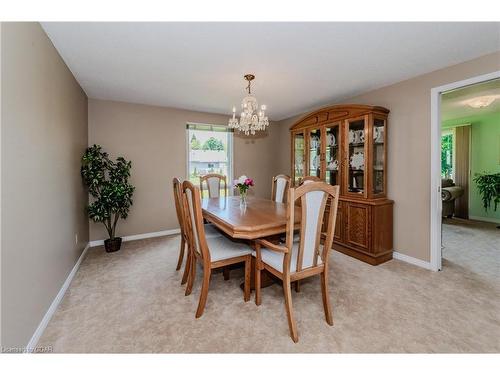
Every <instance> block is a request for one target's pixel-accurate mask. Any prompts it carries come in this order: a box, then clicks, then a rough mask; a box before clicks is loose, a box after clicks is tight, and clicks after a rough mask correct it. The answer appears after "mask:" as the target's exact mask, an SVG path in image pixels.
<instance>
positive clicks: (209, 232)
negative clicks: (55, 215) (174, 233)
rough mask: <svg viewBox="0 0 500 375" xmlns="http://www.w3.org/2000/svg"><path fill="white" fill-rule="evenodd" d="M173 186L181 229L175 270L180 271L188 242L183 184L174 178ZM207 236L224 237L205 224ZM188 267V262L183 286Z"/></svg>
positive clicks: (184, 277)
mask: <svg viewBox="0 0 500 375" xmlns="http://www.w3.org/2000/svg"><path fill="white" fill-rule="evenodd" d="M172 184H173V187H174V202H175V212H176V214H177V220H178V221H179V228H180V230H181V247H180V249H179V259H178V260H177V266H176V268H175V270H176V271H178V270H180V268H181V266H182V261H183V259H184V250H185V248H186V245H187V243H188V240H187V233H186V225H185V218H184V212H183V204H182V186H181V185H182V183H181V181H180V180H179V179H178V178H177V177H174V179H173V180H172ZM205 235H206V236H207V237H210V238H211V237H220V236H222V234H221V233H220V232H219V231H218V230H217V228H215V226H213V225H212V224H205ZM187 266H188V262H187V261H186V269H185V270H184V275H183V276H182V282H181V285H183V284H185V283H186V281H187V275H188V273H187V272H186V270H187V271H189V270H188V267H187Z"/></svg>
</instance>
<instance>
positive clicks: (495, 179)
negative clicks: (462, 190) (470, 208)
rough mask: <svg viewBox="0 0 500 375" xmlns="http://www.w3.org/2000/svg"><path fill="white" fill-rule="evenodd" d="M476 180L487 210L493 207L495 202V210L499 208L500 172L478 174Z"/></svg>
mask: <svg viewBox="0 0 500 375" xmlns="http://www.w3.org/2000/svg"><path fill="white" fill-rule="evenodd" d="M474 182H475V183H476V184H477V188H478V190H479V194H480V195H481V200H482V201H483V207H484V210H485V211H488V209H490V208H491V203H492V202H493V205H494V209H493V210H494V211H496V210H497V207H498V204H499V203H500V173H495V174H487V173H483V174H476V177H474Z"/></svg>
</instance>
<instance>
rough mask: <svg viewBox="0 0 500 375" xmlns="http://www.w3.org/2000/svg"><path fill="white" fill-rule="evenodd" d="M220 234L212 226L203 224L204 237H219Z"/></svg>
mask: <svg viewBox="0 0 500 375" xmlns="http://www.w3.org/2000/svg"><path fill="white" fill-rule="evenodd" d="M220 236H222V233H221V232H220V231H219V230H218V229H217V227H216V226H215V225H213V224H205V237H206V238H212V237H220Z"/></svg>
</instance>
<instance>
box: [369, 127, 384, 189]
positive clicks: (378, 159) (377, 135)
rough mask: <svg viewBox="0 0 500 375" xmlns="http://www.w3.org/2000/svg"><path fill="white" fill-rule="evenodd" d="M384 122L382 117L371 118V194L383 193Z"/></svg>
mask: <svg viewBox="0 0 500 375" xmlns="http://www.w3.org/2000/svg"><path fill="white" fill-rule="evenodd" d="M385 125H386V123H385V120H384V119H380V118H374V119H373V134H372V138H373V140H372V145H373V147H372V150H373V151H372V152H373V163H372V164H373V166H372V168H373V169H372V171H373V176H372V183H371V185H372V194H373V195H380V194H385V180H386V177H385V152H386V151H385V144H386V142H385V140H386V126H385Z"/></svg>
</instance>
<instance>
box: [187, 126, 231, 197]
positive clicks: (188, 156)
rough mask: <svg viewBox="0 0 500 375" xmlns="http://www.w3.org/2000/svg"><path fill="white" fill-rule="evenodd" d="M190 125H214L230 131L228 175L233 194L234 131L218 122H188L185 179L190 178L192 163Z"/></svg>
mask: <svg viewBox="0 0 500 375" xmlns="http://www.w3.org/2000/svg"><path fill="white" fill-rule="evenodd" d="M190 125H194V126H196V125H200V126H213V127H217V128H225V129H227V133H229V137H228V140H227V148H228V150H227V152H228V154H229V168H228V174H229V176H227V181H226V183H227V192H228V195H233V190H234V189H233V180H234V178H233V176H234V132H233V131H232V130H229V128H228V127H227V126H226V125H218V124H207V123H204V122H188V123H186V168H185V171H186V176H185V179H186V180H189V164H190V160H189V159H190V154H189V151H190V146H191V140H190V139H189V126H190Z"/></svg>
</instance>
